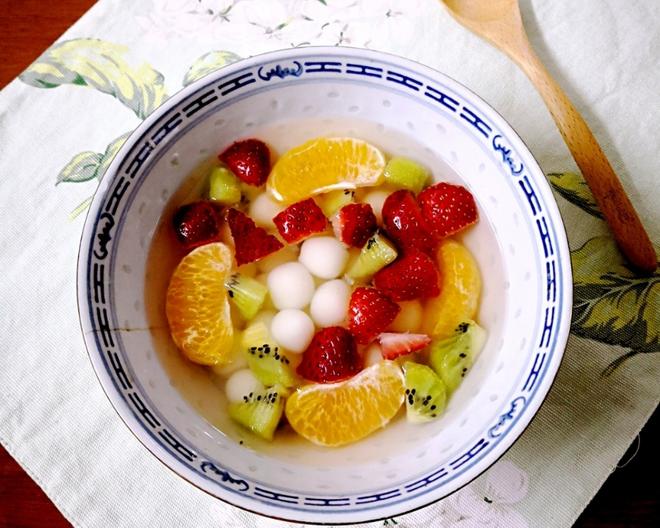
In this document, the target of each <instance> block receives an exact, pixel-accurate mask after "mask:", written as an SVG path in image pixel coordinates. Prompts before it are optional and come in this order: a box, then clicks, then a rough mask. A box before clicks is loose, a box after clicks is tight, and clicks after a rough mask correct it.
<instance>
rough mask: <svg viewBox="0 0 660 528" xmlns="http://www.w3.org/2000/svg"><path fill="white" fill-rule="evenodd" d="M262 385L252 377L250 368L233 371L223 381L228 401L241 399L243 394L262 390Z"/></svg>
mask: <svg viewBox="0 0 660 528" xmlns="http://www.w3.org/2000/svg"><path fill="white" fill-rule="evenodd" d="M263 388H264V386H263V385H262V384H261V382H260V381H259V380H258V379H257V378H255V377H254V374H252V371H251V370H250V369H243V370H238V371H236V372H234V373H233V374H232V375H231V376H229V378H228V379H227V382H226V383H225V394H226V395H227V399H228V400H229V401H230V402H240V401H243V396H247V395H248V394H250V393H251V392H257V391H260V390H263Z"/></svg>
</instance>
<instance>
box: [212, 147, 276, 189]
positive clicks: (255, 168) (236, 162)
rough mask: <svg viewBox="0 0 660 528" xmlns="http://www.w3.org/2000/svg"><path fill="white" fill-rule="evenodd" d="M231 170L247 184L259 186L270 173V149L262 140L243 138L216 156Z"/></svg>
mask: <svg viewBox="0 0 660 528" xmlns="http://www.w3.org/2000/svg"><path fill="white" fill-rule="evenodd" d="M218 158H219V159H220V161H222V162H223V163H225V165H227V167H229V169H231V171H232V172H233V173H234V174H235V175H236V176H238V177H239V178H240V179H241V180H242V181H244V182H245V183H247V184H248V185H254V186H256V187H259V186H260V185H263V184H264V183H266V180H267V179H268V174H269V173H270V151H269V150H268V147H267V146H266V144H265V143H264V142H263V141H259V140H258V139H243V140H241V141H237V142H236V143H233V144H232V145H231V146H229V147H228V148H227V149H225V151H224V152H222V154H220V155H219V156H218Z"/></svg>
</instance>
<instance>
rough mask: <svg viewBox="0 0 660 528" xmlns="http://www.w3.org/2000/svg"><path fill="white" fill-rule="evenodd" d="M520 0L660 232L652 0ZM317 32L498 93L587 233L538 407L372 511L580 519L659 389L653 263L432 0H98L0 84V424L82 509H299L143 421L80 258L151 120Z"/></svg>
mask: <svg viewBox="0 0 660 528" xmlns="http://www.w3.org/2000/svg"><path fill="white" fill-rule="evenodd" d="M521 4H522V10H523V19H524V22H525V25H526V28H527V30H528V32H529V34H530V38H531V40H532V43H533V45H534V46H535V48H536V49H537V50H538V52H539V54H540V56H541V57H542V59H543V60H544V61H545V62H546V63H547V64H548V66H549V69H550V70H551V71H552V72H553V74H555V75H556V76H557V78H558V79H559V80H560V82H561V83H562V84H563V85H564V86H565V87H566V89H567V91H568V93H569V95H570V96H571V97H572V98H573V99H574V101H575V103H576V105H577V107H578V108H579V109H580V111H581V112H583V114H584V115H585V117H586V118H587V121H588V122H589V123H590V124H591V125H592V128H593V130H594V132H595V134H596V136H597V137H598V138H599V139H600V141H601V143H602V145H603V147H604V150H605V151H606V153H607V154H608V156H609V158H610V160H611V161H612V162H613V165H614V167H615V170H616V171H617V173H618V174H619V175H620V176H621V177H622V179H623V181H624V184H625V187H626V189H627V190H628V192H629V194H630V196H631V198H632V201H633V202H634V203H635V204H636V206H637V209H638V211H639V212H640V215H641V217H642V218H643V219H644V221H645V223H646V226H647V227H648V229H649V231H650V234H651V238H652V239H653V240H654V241H655V242H658V241H660V218H659V217H658V203H660V193H659V192H658V183H657V178H658V176H657V159H658V158H657V147H658V139H659V138H660V136H659V135H658V125H657V117H658V116H657V112H654V111H653V109H654V108H655V109H657V87H658V86H659V85H660V70H659V69H658V67H657V58H658V56H660V19H658V17H657V13H656V12H655V10H656V9H657V7H656V6H654V5H652V4H653V3H652V2H643V1H642V0H639V1H630V2H626V3H625V5H623V4H622V3H617V2H613V1H609V2H602V1H597V0H585V1H582V2H573V1H571V0H557V1H554V2H543V1H541V0H534V1H531V2H530V1H521ZM308 44H332V45H350V46H364V47H369V48H373V49H379V50H384V51H389V52H392V53H396V54H399V55H403V56H406V57H408V58H411V59H415V60H417V61H420V62H422V63H425V64H428V65H430V66H432V67H435V68H437V69H439V70H441V71H443V72H445V73H447V74H448V75H450V76H452V77H454V78H456V79H457V80H459V81H460V82H462V83H464V84H465V85H467V86H468V87H469V88H471V89H473V90H474V91H475V92H477V93H478V94H480V95H481V96H482V97H484V98H485V99H486V100H487V101H488V102H489V103H490V104H492V105H493V106H494V107H495V108H496V109H497V110H498V111H499V112H500V113H502V114H503V115H504V117H505V118H506V119H507V120H508V121H509V122H510V123H511V124H512V125H513V126H514V128H516V129H517V130H518V132H519V133H520V135H521V136H522V137H523V139H524V140H525V141H526V142H527V144H528V146H529V148H530V149H531V151H532V152H533V153H534V154H535V156H536V157H537V159H538V160H539V162H540V164H541V166H542V167H543V168H544V169H545V170H546V171H547V172H548V173H549V178H550V181H551V183H552V185H553V187H554V189H555V190H556V197H557V201H558V203H559V206H560V209H561V212H562V215H563V217H564V221H565V224H566V228H567V230H568V237H569V240H570V244H571V247H572V248H573V251H572V258H573V265H574V281H575V304H574V309H573V312H574V313H573V325H572V335H571V338H570V340H569V344H568V348H567V351H566V354H565V358H564V361H563V364H562V366H561V369H560V371H559V374H558V377H557V380H556V382H555V384H554V386H553V388H552V390H551V391H550V393H549V396H548V398H547V400H546V402H545V403H544V405H543V406H542V408H541V410H540V411H539V413H538V415H537V417H536V418H535V419H534V421H533V422H532V424H531V425H530V427H529V428H528V429H527V431H526V432H525V433H524V434H523V435H522V437H521V438H520V440H519V441H518V442H516V444H515V445H514V446H513V448H512V449H511V450H510V451H509V452H508V453H507V454H506V455H505V456H504V458H503V459H502V460H500V461H499V462H498V463H497V464H496V465H494V466H493V467H492V468H491V469H490V470H489V471H488V472H486V473H485V474H484V475H482V476H481V477H480V478H478V479H477V480H476V481H474V482H473V483H471V484H470V485H468V486H467V487H465V488H463V489H462V490H460V491H458V492H457V493H455V494H454V495H453V496H451V497H448V498H447V499H445V500H443V501H440V502H438V503H436V504H434V505H431V506H429V507H427V508H425V509H422V510H419V511H417V512H415V513H412V514H408V515H402V516H400V517H397V518H394V519H384V520H381V521H378V522H376V523H373V524H371V525H370V526H374V527H375V526H398V527H427V526H433V527H436V526H437V527H462V528H468V527H470V528H472V527H480V526H487V527H490V528H496V527H500V528H525V527H534V526H544V527H554V526H557V527H564V526H570V525H571V524H572V523H573V522H574V520H575V519H576V518H577V516H578V515H579V513H580V512H581V511H582V509H583V508H584V507H585V506H586V504H587V503H588V502H589V500H590V499H591V497H592V496H593V495H594V494H595V493H596V491H597V490H598V488H599V487H600V486H601V484H602V483H603V482H604V480H605V479H606V478H607V476H608V475H609V473H610V472H611V471H613V470H614V468H615V466H616V463H617V461H618V460H619V458H620V457H621V455H622V454H623V452H624V451H625V449H626V448H627V446H628V445H629V444H630V442H631V441H632V439H633V438H634V437H635V435H636V434H637V433H638V432H639V430H640V429H641V427H642V426H643V424H644V423H645V421H646V420H647V418H648V417H649V416H650V414H651V413H652V412H653V410H654V409H655V408H656V406H657V404H658V401H659V399H660V388H659V385H658V382H657V380H658V377H659V374H660V355H659V354H658V351H659V349H660V344H659V342H658V328H659V322H660V275H659V274H658V273H656V274H655V275H653V276H651V277H638V276H635V275H634V274H633V273H632V272H631V271H630V270H629V269H628V268H627V267H626V265H625V263H624V261H623V260H622V258H621V256H620V255H619V253H618V251H617V249H616V246H615V245H614V243H613V242H612V240H611V238H610V237H609V235H608V231H607V229H606V226H605V224H604V222H603V221H602V219H601V217H600V213H599V211H598V209H597V207H596V206H595V204H594V202H593V199H592V197H591V195H590V193H589V191H588V189H587V188H586V186H585V184H584V183H583V181H582V179H581V177H580V176H579V175H578V174H577V171H576V168H575V166H574V162H573V160H572V158H571V157H570V155H569V153H568V150H567V149H566V147H565V145H564V144H563V142H562V140H561V137H560V136H559V133H558V131H557V129H556V128H555V126H554V124H553V123H552V121H551V119H550V117H549V115H548V113H547V111H546V109H545V108H544V106H543V105H542V103H541V101H540V98H539V96H538V95H537V94H536V93H535V92H534V90H533V88H532V87H531V85H530V84H529V82H528V81H527V80H526V79H525V78H524V76H523V75H522V73H521V72H520V71H519V70H518V69H517V68H516V67H515V66H513V64H512V63H511V62H510V61H509V60H508V59H506V58H505V57H504V56H503V55H502V54H500V53H499V52H497V51H496V50H494V49H493V48H491V47H489V46H488V45H487V44H485V43H483V42H482V41H480V40H479V39H478V38H476V37H475V36H473V35H471V34H469V33H468V32H467V31H465V30H464V29H462V28H460V27H459V26H458V25H457V24H456V23H455V22H454V21H453V20H452V19H451V18H450V17H449V16H448V14H447V13H446V12H445V11H444V10H443V9H442V8H441V6H440V5H439V2H437V1H436V0H406V1H405V2H404V1H402V0H398V1H394V0H288V1H285V0H150V1H148V0H142V1H140V2H129V1H121V0H101V1H100V2H98V3H97V4H96V5H95V7H94V8H93V9H92V10H91V11H90V12H89V13H87V14H86V15H85V16H84V17H83V18H82V19H81V20H80V21H79V22H78V23H76V24H75V25H74V26H73V27H72V28H71V29H70V30H69V31H68V32H67V33H66V34H65V35H63V36H62V38H61V39H60V40H59V41H58V42H56V43H55V44H54V45H53V46H52V47H51V48H50V49H49V50H47V51H46V52H45V53H44V54H43V55H42V56H41V57H40V58H39V59H38V60H37V61H36V62H35V63H34V64H33V65H32V66H30V68H28V70H27V71H25V72H24V73H23V74H22V75H21V76H20V78H19V79H17V80H15V81H14V82H13V83H11V84H10V85H9V86H8V87H7V88H5V89H4V90H3V91H2V94H1V95H0V167H1V169H2V172H1V174H2V178H0V207H1V209H0V210H1V211H2V220H3V221H2V228H1V230H0V248H1V249H0V269H2V271H3V278H2V280H1V281H0V299H2V302H1V303H0V341H1V342H2V344H3V353H2V355H0V441H2V445H3V446H4V447H5V448H6V449H7V450H8V451H9V452H10V453H11V454H12V455H13V456H14V457H15V458H16V459H17V460H18V461H19V463H21V464H22V465H23V467H24V468H25V469H26V471H27V472H28V473H29V474H30V475H31V476H32V477H33V478H34V479H35V480H36V481H37V482H38V483H39V485H40V486H41V487H42V488H43V489H44V490H45V491H46V493H47V494H48V496H49V497H50V498H51V499H52V500H53V501H54V503H55V504H56V505H57V507H58V508H59V509H60V510H61V511H62V512H63V513H64V515H65V516H66V517H67V518H68V519H69V520H70V521H71V522H72V523H73V524H75V525H77V526H196V527H201V526H223V527H232V526H233V527H253V526H254V527H271V526H272V527H275V526H287V523H281V522H277V521H272V520H269V519H266V518H262V517H258V516H256V515H252V514H249V513H246V512H244V511H241V510H238V509H236V508H233V507H231V506H228V505H226V504H224V503H222V502H221V501H218V500H215V499H213V498H211V497H209V496H207V495H205V494H204V493H203V492H201V491H199V490H197V489H196V488H194V487H193V486H191V485H189V484H187V483H186V482H185V481H183V480H182V479H180V478H178V477H177V476H175V475H174V474H173V473H171V472H170V471H168V470H167V469H165V467H164V466H162V465H161V464H160V463H159V462H157V461H156V460H155V459H154V458H153V457H152V456H151V455H150V454H149V453H148V452H147V450H146V449H144V448H143V447H142V446H140V444H139V443H138V441H137V440H136V439H135V438H133V436H132V435H131V434H130V432H129V431H128V430H127V428H126V427H125V426H124V425H123V424H122V423H121V421H120V420H119V419H118V417H117V415H116V414H115V413H114V411H113V410H112V408H111V406H110V404H109V402H108V401H107V399H106V398H105V396H104V395H103V392H102V390H101V388H100V386H99V384H98V382H97V380H96V378H95V376H94V374H93V371H92V369H91V366H90V364H89V361H88V359H87V357H86V353H85V349H84V345H83V342H82V339H81V336H80V333H79V326H78V321H77V319H78V317H77V309H76V300H75V276H76V270H75V262H76V253H77V249H78V240H79V237H80V231H81V228H82V224H83V219H82V217H81V216H79V215H80V213H82V212H84V211H85V210H86V208H87V206H88V205H89V202H90V196H91V195H92V193H93V192H94V189H95V187H96V184H97V183H98V180H99V179H100V178H102V177H103V173H104V171H105V169H106V167H107V166H108V164H109V162H110V161H111V160H112V157H113V156H114V154H115V153H116V151H117V149H118V148H119V147H120V146H121V144H122V142H123V141H124V139H125V138H126V137H127V135H128V134H129V133H130V131H131V130H132V129H134V128H135V127H136V126H137V125H138V123H139V122H140V120H141V119H143V118H144V117H145V116H146V115H148V114H149V113H150V112H151V111H152V110H153V109H154V108H156V107H157V106H158V105H159V104H160V103H162V102H163V101H164V100H165V99H166V98H167V97H168V94H172V93H174V92H176V91H177V90H178V89H180V88H181V87H182V86H183V85H186V84H188V83H190V82H192V81H193V80H195V79H197V78H199V77H201V76H203V75H204V74H206V73H208V72H210V71H213V70H215V69H217V68H220V67H222V66H224V65H226V64H228V63H230V62H233V61H236V60H238V59H240V58H242V57H247V56H250V55H254V54H257V53H261V52H264V51H268V50H273V49H278V48H283V47H291V46H304V45H308ZM289 526H291V525H289Z"/></svg>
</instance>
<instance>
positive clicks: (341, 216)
mask: <svg viewBox="0 0 660 528" xmlns="http://www.w3.org/2000/svg"><path fill="white" fill-rule="evenodd" d="M332 227H333V229H334V231H335V236H336V237H337V238H338V239H339V240H341V241H342V242H343V243H344V244H346V245H347V246H352V247H356V248H361V247H362V246H364V245H365V244H366V243H367V240H369V238H371V236H372V235H373V234H374V233H375V232H376V229H378V221H377V220H376V215H375V214H374V211H373V209H372V208H371V206H370V205H369V204H362V203H351V204H348V205H345V206H344V207H342V208H341V209H340V210H339V212H338V213H337V215H336V216H335V217H334V218H333V219H332Z"/></svg>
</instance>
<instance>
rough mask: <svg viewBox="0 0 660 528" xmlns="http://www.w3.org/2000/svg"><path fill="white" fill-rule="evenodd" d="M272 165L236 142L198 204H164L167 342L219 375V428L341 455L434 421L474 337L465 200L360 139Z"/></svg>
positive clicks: (260, 146) (332, 141)
mask: <svg viewBox="0 0 660 528" xmlns="http://www.w3.org/2000/svg"><path fill="white" fill-rule="evenodd" d="M275 158H276V156H275V153H274V152H271V150H270V149H269V147H268V146H267V145H266V144H265V143H264V142H262V141H260V140H259V139H256V138H251V139H244V140H241V141H237V142H235V143H234V144H232V145H231V146H230V147H229V148H227V149H226V150H224V151H223V152H222V153H221V154H219V156H218V161H217V164H216V166H214V167H213V168H212V170H211V171H210V174H209V175H208V184H207V185H206V190H205V191H204V195H203V196H198V197H197V199H196V200H194V201H192V202H189V203H185V204H178V208H177V209H176V211H175V213H174V215H173V217H172V219H171V222H172V229H173V232H174V234H175V238H176V240H177V241H178V244H179V245H180V247H181V249H182V250H183V254H184V256H183V257H182V258H181V260H180V262H179V263H178V265H177V266H176V268H175V269H174V272H173V273H172V276H171V277H170V279H169V285H168V288H167V294H166V300H165V312H166V316H167V320H168V323H169V330H170V335H171V337H172V340H173V341H174V343H175V344H176V346H177V347H178V349H179V350H180V352H181V353H182V354H183V355H184V356H185V358H187V359H188V360H189V361H191V362H194V363H196V364H199V365H204V366H207V367H208V368H209V369H212V371H213V372H214V373H216V374H218V373H219V375H220V377H221V383H222V386H223V388H224V391H225V394H226V401H218V405H226V412H227V414H228V415H229V417H231V419H232V420H234V421H235V422H236V423H237V424H239V425H240V426H241V427H244V428H246V429H247V430H249V431H251V432H252V433H253V434H254V435H256V436H258V437H261V438H262V439H265V440H268V441H271V440H273V439H276V438H277V437H278V429H283V428H291V429H293V430H294V431H295V432H296V433H297V434H299V435H300V436H302V437H303V438H305V439H307V440H309V441H311V442H313V443H315V444H318V445H322V446H341V445H345V444H349V443H352V442H356V441H358V440H360V439H362V438H364V437H366V436H368V435H369V434H371V433H373V432H375V431H376V430H378V429H380V428H382V427H385V426H386V425H387V424H388V423H389V422H391V421H392V420H393V419H396V416H397V415H398V414H403V411H401V412H400V410H401V409H402V408H404V407H405V416H406V419H407V420H408V421H409V422H411V423H415V424H418V423H424V422H429V421H433V420H437V419H438V418H439V417H441V416H442V414H443V411H444V409H445V407H446V405H447V401H448V399H449V398H450V397H451V395H452V394H453V393H454V392H455V391H456V389H457V388H458V386H459V385H460V383H461V381H462V380H463V378H464V377H465V376H466V375H467V374H468V372H469V370H470V368H471V367H472V365H473V363H474V361H475V358H476V357H477V354H478V353H479V351H480V349H481V348H482V346H483V344H484V342H485V337H486V332H485V330H484V329H482V328H481V327H480V326H479V325H478V324H477V322H475V320H474V319H475V317H476V313H477V309H478V303H479V295H480V290H481V278H480V275H479V270H478V267H477V264H476V262H475V260H474V258H473V256H472V255H471V253H470V251H469V250H468V249H467V248H466V247H465V246H464V245H463V244H462V243H461V242H460V241H459V239H457V238H456V235H459V234H460V233H462V232H463V231H465V230H467V229H469V228H470V226H472V225H474V224H475V223H476V222H477V221H478V211H477V206H476V203H475V200H474V198H473V197H472V195H471V194H470V192H469V191H468V190H467V189H465V188H464V187H462V186H460V185H455V184H452V183H448V182H435V180H434V178H433V177H432V174H431V173H430V171H429V170H428V169H427V168H426V167H424V166H422V165H420V164H419V163H417V162H416V161H414V160H411V159H408V158H405V157H396V156H395V157H391V158H388V157H386V156H385V154H384V153H383V152H381V151H380V150H379V149H378V148H377V147H376V146H374V145H371V144H369V143H367V142H365V141H362V140H360V139H355V138H326V137H322V138H317V139H313V140H310V141H308V142H306V143H304V144H302V145H300V146H297V147H295V148H293V149H291V150H289V151H288V152H284V153H282V154H281V156H279V158H277V159H275ZM273 161H275V162H274V164H273ZM401 419H403V418H401Z"/></svg>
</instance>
